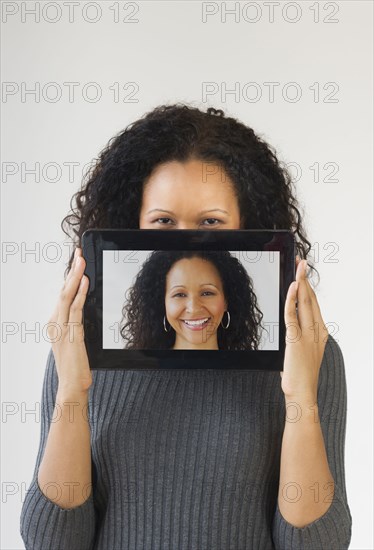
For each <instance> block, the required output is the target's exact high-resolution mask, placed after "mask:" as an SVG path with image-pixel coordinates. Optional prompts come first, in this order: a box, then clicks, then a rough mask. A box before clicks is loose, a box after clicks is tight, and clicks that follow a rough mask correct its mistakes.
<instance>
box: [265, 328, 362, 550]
mask: <svg viewBox="0 0 374 550" xmlns="http://www.w3.org/2000/svg"><path fill="white" fill-rule="evenodd" d="M317 399H318V411H319V417H320V422H321V428H322V433H323V438H324V441H325V447H326V453H327V458H328V462H329V466H330V470H331V473H332V476H333V478H334V488H335V492H334V496H333V498H332V502H331V504H330V507H329V508H328V510H327V511H326V512H325V514H324V515H323V516H321V517H320V518H318V519H316V520H315V521H313V522H312V523H309V524H308V525H306V526H304V527H301V528H298V527H295V526H293V525H291V524H290V523H288V522H287V521H286V520H285V519H284V517H283V516H282V514H281V512H280V510H279V505H278V499H277V504H276V510H275V514H274V519H273V526H272V530H273V541H274V545H275V549H276V550H283V549H285V550H327V549H328V550H338V549H339V550H345V549H348V548H349V543H350V541H351V527H352V517H351V513H350V509H349V506H348V502H347V493H346V487H345V471H344V446H345V431H346V417H347V386H346V379H345V370H344V359H343V355H342V351H341V349H340V346H339V344H338V343H337V342H336V340H335V339H334V338H333V337H332V336H331V335H329V337H328V340H327V342H326V346H325V353H324V356H323V359H322V363H321V368H320V373H319V380H318V398H317Z"/></svg>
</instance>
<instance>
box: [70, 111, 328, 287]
mask: <svg viewBox="0 0 374 550" xmlns="http://www.w3.org/2000/svg"><path fill="white" fill-rule="evenodd" d="M192 159H196V160H200V161H209V162H214V163H216V164H218V165H219V166H221V167H222V168H223V170H224V171H225V172H226V173H227V175H228V176H229V177H230V179H231V180H232V182H233V183H234V185H235V191H236V195H237V198H238V204H239V210H240V219H241V228H242V229H286V230H291V231H293V233H294V235H295V242H296V249H297V250H296V252H297V253H298V254H299V256H300V258H301V259H303V258H307V255H308V253H309V251H310V249H311V244H310V242H309V241H308V240H307V237H306V234H305V231H304V228H303V225H302V220H301V216H300V212H299V210H298V206H299V205H298V201H297V200H296V198H295V196H294V195H295V192H294V190H293V182H292V178H291V175H290V174H289V172H288V170H287V168H286V165H284V164H283V163H281V162H280V161H278V159H277V157H276V153H275V150H274V149H273V148H272V147H271V146H270V145H269V144H268V143H266V141H264V140H263V139H262V138H261V137H259V136H258V135H256V134H255V132H254V131H253V130H252V128H250V127H249V126H246V125H245V124H243V123H242V122H240V121H239V120H237V119H235V118H232V117H226V116H225V115H224V112H223V111H222V109H219V110H216V109H214V108H212V107H211V108H208V109H207V112H204V111H202V110H200V109H198V108H197V107H193V106H189V105H186V104H183V103H176V104H173V105H160V106H158V107H156V108H154V109H153V110H152V111H149V112H148V113H146V114H145V115H144V116H143V117H142V118H140V119H138V120H136V121H135V122H133V123H131V124H129V125H128V126H127V127H126V128H125V129H124V130H123V131H121V132H119V133H118V134H117V135H115V136H114V137H112V138H111V139H110V140H109V142H108V144H107V146H106V147H105V148H104V149H103V150H102V151H101V153H100V155H99V158H98V159H97V160H96V162H94V163H93V165H92V166H91V167H90V168H89V169H88V171H87V172H86V173H85V175H84V178H83V182H82V185H81V189H80V190H79V191H77V192H76V193H75V194H74V195H73V197H72V198H71V201H70V208H71V212H72V214H70V215H68V216H66V217H65V218H64V219H63V220H62V222H61V228H62V230H63V232H64V233H65V234H66V235H68V236H70V231H71V230H72V231H73V233H74V235H75V237H73V240H74V241H75V242H74V244H75V245H76V246H79V247H81V238H82V234H83V233H84V231H86V230H87V229H91V228H97V229H100V228H110V229H139V214H140V209H141V201H142V194H143V186H144V183H145V181H146V179H147V178H148V177H149V176H150V174H151V173H152V171H153V170H154V168H155V167H156V166H157V165H159V164H161V163H165V162H168V161H173V160H174V161H179V162H187V161H189V160H192ZM74 200H75V202H76V206H74V204H73V202H74ZM65 226H67V228H68V230H65ZM72 261H73V253H72V255H71V257H70V260H69V263H68V266H67V268H66V271H65V276H66V275H67V273H68V271H69V270H70V267H71V264H72ZM309 265H310V267H311V269H313V270H314V271H316V272H317V270H316V269H315V268H314V267H313V266H312V265H311V264H309ZM317 273H318V272H317Z"/></svg>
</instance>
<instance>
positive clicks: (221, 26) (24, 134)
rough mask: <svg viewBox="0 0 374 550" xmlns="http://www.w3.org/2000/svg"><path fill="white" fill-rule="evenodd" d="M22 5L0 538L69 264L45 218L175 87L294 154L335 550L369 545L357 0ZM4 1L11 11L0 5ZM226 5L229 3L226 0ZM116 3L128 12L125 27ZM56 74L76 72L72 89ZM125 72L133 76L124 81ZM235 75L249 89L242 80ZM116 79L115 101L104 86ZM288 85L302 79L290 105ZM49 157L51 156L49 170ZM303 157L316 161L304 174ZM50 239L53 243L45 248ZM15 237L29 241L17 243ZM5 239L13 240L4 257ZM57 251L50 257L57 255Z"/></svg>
mask: <svg viewBox="0 0 374 550" xmlns="http://www.w3.org/2000/svg"><path fill="white" fill-rule="evenodd" d="M21 4H24V5H26V6H27V8H28V9H31V8H33V7H35V5H38V7H39V9H40V10H41V9H42V8H41V3H38V2H36V3H35V2H26V3H17V2H2V10H3V13H2V20H3V23H2V46H3V52H2V62H3V68H2V80H3V82H8V83H9V82H10V83H12V82H13V83H15V85H14V88H13V90H14V92H15V93H14V95H7V96H5V97H4V96H3V102H2V104H1V108H2V115H3V125H2V137H3V140H2V162H3V168H4V163H14V165H9V164H7V165H6V166H5V167H6V168H7V169H9V166H13V167H15V168H14V169H15V170H16V174H15V175H13V176H8V177H6V178H4V176H3V181H2V206H1V215H2V216H1V230H2V241H3V254H2V288H1V291H2V311H1V313H2V332H3V336H2V344H3V346H2V357H1V359H2V367H1V388H2V393H1V398H2V402H3V403H2V405H3V412H4V409H5V410H7V411H8V412H9V411H13V414H8V415H5V416H4V415H3V418H2V424H1V427H2V434H1V438H2V440H1V449H2V470H1V478H2V525H3V530H2V539H1V542H0V546H1V548H6V549H9V550H10V549H20V548H23V544H22V540H21V538H20V535H19V514H20V510H21V503H22V500H23V498H24V491H25V489H26V488H27V486H28V484H29V482H30V480H31V476H32V472H33V469H34V463H35V459H36V453H37V449H38V445H39V430H40V425H39V417H38V413H37V412H36V414H33V413H31V414H25V410H26V409H27V410H33V409H36V410H37V406H38V403H39V401H40V397H41V388H42V380H43V376H44V370H45V363H46V358H47V354H48V351H49V348H50V344H49V342H48V341H47V340H46V338H45V337H44V338H43V334H44V335H45V332H44V333H43V332H42V328H43V326H44V325H45V323H46V322H47V320H48V318H49V316H50V314H51V312H52V310H53V309H54V306H55V303H56V301H57V297H58V293H59V290H60V288H61V286H62V284H63V271H64V269H65V267H66V262H67V260H68V248H67V247H66V246H65V245H64V244H63V243H64V242H65V244H66V243H67V244H68V242H67V240H65V239H66V238H65V235H64V234H63V233H62V231H61V229H60V222H61V220H62V218H63V217H64V216H65V215H66V214H67V213H68V212H69V201H70V198H71V196H72V195H73V193H74V192H75V191H76V190H77V189H78V188H79V185H80V182H81V172H82V168H83V166H84V165H85V164H86V163H89V162H91V161H92V160H93V159H95V158H96V157H97V155H98V153H99V151H100V150H101V149H102V148H103V147H104V146H105V145H106V143H107V141H108V140H109V139H110V138H111V137H112V136H113V135H114V134H115V133H117V132H118V131H120V130H122V129H124V128H125V127H126V126H127V124H129V123H130V122H133V121H134V120H136V119H137V118H139V117H140V116H142V115H143V114H145V112H147V111H149V110H151V109H153V108H154V107H155V106H157V105H159V104H161V103H168V104H169V103H174V102H176V101H182V102H183V101H186V102H189V103H190V104H192V105H194V106H199V107H201V108H203V109H204V110H205V109H206V108H207V107H209V106H213V107H216V108H223V109H224V111H225V113H226V114H227V115H229V116H234V117H237V118H238V119H240V120H241V121H243V122H244V123H246V124H247V125H249V126H251V127H252V128H253V129H254V130H255V131H256V132H257V133H258V134H260V135H261V136H262V137H263V138H264V139H266V140H267V141H268V142H269V143H270V144H271V145H273V146H274V147H275V148H276V151H277V153H278V156H279V158H280V159H281V160H283V161H284V162H290V163H295V164H293V168H292V171H293V173H294V175H295V178H296V179H298V181H297V184H296V185H297V196H298V198H299V200H300V204H301V207H302V209H303V210H302V214H303V218H304V223H305V226H306V230H307V235H308V238H309V240H310V241H311V243H312V244H313V250H314V252H315V261H316V263H315V265H316V267H317V269H318V271H319V273H320V276H321V283H320V285H319V286H318V288H317V297H318V300H319V304H320V307H321V311H322V315H323V318H324V321H325V322H329V323H335V324H336V327H337V330H336V331H335V333H334V337H335V339H337V340H338V342H339V345H340V347H341V349H342V352H343V356H344V360H345V369H346V378H347V385H348V421H347V434H346V451H345V466H346V483H347V492H348V501H349V506H350V510H351V513H352V516H353V536H352V542H351V546H350V548H351V549H355V550H358V549H360V550H362V549H367V550H369V549H372V548H373V547H374V543H373V536H372V531H371V525H372V517H373V515H372V514H373V506H372V500H373V499H372V497H373V495H372V487H373V479H372V472H373V447H372V443H373V439H372V434H373V408H372V402H373V376H372V372H373V353H372V342H373V322H372V303H373V302H372V300H373V293H372V269H373V265H372V250H373V232H372V229H373V226H372V219H373V211H372V203H373V193H372V181H373V173H372V150H373V139H372V138H373V110H372V93H373V70H372V67H373V56H372V51H373V43H372V42H373V40H372V37H373V27H372V21H373V4H372V2H370V1H355V2H353V1H340V2H330V3H326V2H323V1H320V2H318V3H317V2H308V1H300V2H296V3H292V5H291V6H288V7H287V5H286V4H287V3H284V2H280V3H279V5H278V6H277V7H275V8H274V18H273V20H272V21H271V20H270V12H269V10H270V8H269V6H266V3H263V2H257V6H259V9H257V19H258V20H257V22H249V20H252V21H254V20H255V19H256V10H255V6H254V7H253V3H252V8H251V9H248V11H246V12H245V11H243V10H242V9H241V8H243V6H245V5H246V4H247V3H246V2H241V3H237V4H236V5H237V18H236V20H235V16H234V15H227V17H226V18H225V17H221V15H222V12H223V7H224V4H221V3H220V2H218V3H212V6H213V8H215V9H216V10H218V13H217V14H216V15H212V16H209V17H208V18H207V20H206V22H203V21H202V3H201V2H196V1H188V2H187V1H186V2H184V1H183V2H176V1H173V2H158V1H154V2H138V3H137V4H136V6H137V7H138V11H137V13H134V14H133V15H131V9H127V11H124V10H123V9H122V8H123V4H122V3H116V2H111V1H108V2H100V3H99V7H100V8H101V15H100V16H99V19H98V20H97V22H92V21H93V20H94V19H95V17H96V15H97V12H95V10H94V9H93V7H92V6H91V8H90V7H89V6H87V3H86V2H80V5H79V7H78V8H75V15H74V21H73V22H69V12H68V9H67V7H66V6H64V3H62V2H60V3H59V5H60V6H61V7H62V8H63V9H62V13H61V18H60V20H59V21H56V22H55V23H52V22H51V21H52V20H53V18H55V17H56V15H57V16H58V14H56V8H55V9H54V10H53V6H52V7H51V8H50V10H48V11H46V12H45V13H44V14H42V15H41V18H40V22H35V16H32V15H31V16H26V15H25V14H24V13H23V14H22V13H21V11H22V10H21V7H22V6H21ZM44 4H48V2H45V3H44ZM288 4H290V3H288ZM9 5H14V6H15V7H16V8H19V11H18V12H17V13H15V14H14V15H10V16H9V17H6V14H5V12H4V10H5V9H8V8H9ZM116 5H117V6H118V7H119V13H120V21H119V22H115V16H116V13H115V11H114V10H115V9H116ZM113 6H114V7H113ZM136 6H135V8H136ZM313 6H314V7H313ZM316 6H318V8H319V13H317V12H316ZM234 7H235V3H233V2H228V3H226V8H234ZM221 8H222V10H221ZM10 9H11V8H10ZM133 11H134V10H133ZM334 12H335V13H334ZM125 16H127V17H128V18H131V19H135V20H136V19H137V20H138V22H135V23H129V22H128V23H124V22H123V17H125ZM292 21H294V22H292ZM334 21H335V22H334ZM22 82H23V83H25V84H24V85H23V86H24V87H26V88H28V89H30V88H33V87H35V83H37V82H39V83H40V87H41V90H44V89H45V96H46V98H47V99H46V98H45V97H44V96H43V93H42V91H41V93H40V97H39V101H36V99H35V96H32V95H26V96H25V97H24V98H22V96H21V93H20V92H17V86H18V87H19V89H21V87H22ZM49 82H55V83H57V85H58V86H59V87H60V89H61V90H62V97H61V99H60V100H59V101H57V102H55V103H53V102H51V101H50V99H51V98H53V89H52V88H48V87H47V88H44V87H45V86H46V84H47V83H49ZM64 82H76V83H78V85H77V86H76V87H75V88H74V91H75V94H74V97H73V98H72V99H73V101H72V102H70V101H69V96H68V87H67V86H64V85H63V83H64ZM90 82H95V83H97V85H98V86H99V87H100V89H101V91H102V97H101V99H100V100H99V101H97V102H90V101H89V99H90V98H93V92H94V91H95V90H93V89H92V88H87V87H85V86H86V85H87V83H90ZM129 82H135V83H136V84H132V85H130V86H128V87H127V88H126V92H125V91H124V90H123V86H124V85H126V83H129ZM204 82H209V83H214V84H210V89H212V90H215V92H214V93H213V94H212V95H210V96H208V97H207V98H205V97H203V95H202V90H203V88H204V84H203V83H204ZM269 82H273V83H274V82H275V83H279V85H276V86H275V87H274V98H271V97H269V89H270V86H269V84H265V83H269ZM115 83H118V84H115ZM235 83H237V84H235ZM248 83H256V84H257V86H251V87H248V86H247V87H246V84H248ZM289 83H296V87H295V84H294V85H291V86H290V84H289ZM328 83H333V84H328ZM116 86H118V87H119V89H120V101H115V98H114V96H113V93H114V92H113V89H115V87H116ZM235 86H236V87H237V91H238V92H239V93H238V94H237V95H236V96H235V94H225V93H224V90H225V87H226V89H227V90H233V89H234V88H235ZM292 86H294V87H292ZM311 87H312V89H311ZM110 88H112V90H111V89H110ZM96 89H97V86H96ZM256 89H257V92H258V91H259V92H258V93H259V95H258V100H257V101H255V92H256ZM296 89H298V90H299V91H300V90H301V92H302V93H301V97H300V99H299V100H298V101H295V102H294V101H292V99H293V98H294V97H295V90H296ZM313 90H314V92H313ZM317 90H318V91H319V97H317V96H316V95H315V92H316V91H317ZM246 91H247V95H245V92H246ZM84 92H85V93H86V96H84V95H83V93H84ZM282 92H283V93H282ZM48 94H50V95H48ZM287 94H288V95H287ZM125 96H126V98H127V102H123V99H124V98H125ZM130 98H132V102H129V99H130ZM329 98H330V102H328V100H329ZM22 99H23V101H22ZM251 99H252V100H251ZM331 99H333V100H335V102H331ZM37 162H39V163H40V172H42V173H41V174H40V180H39V181H36V178H35V175H33V174H30V173H28V174H22V171H24V170H22V168H27V169H30V168H32V167H33V166H34V165H35V163H37ZM72 162H75V163H78V166H77V167H75V173H74V177H70V174H69V171H68V168H67V165H66V163H72ZM22 163H24V164H23V165H22ZM49 163H57V164H58V165H59V166H60V170H61V174H60V176H61V177H60V178H59V179H58V177H57V181H55V182H53V181H51V180H52V179H53V178H54V177H55V175H56V171H55V170H53V166H52V165H51V164H49ZM63 163H65V165H64V164H63ZM326 163H334V165H327V166H326ZM336 165H337V167H338V172H337V174H336V175H335V176H332V178H333V179H334V178H335V179H336V180H338V181H336V182H331V181H328V179H327V177H328V175H329V174H330V173H331V169H330V166H332V167H334V166H336ZM311 166H314V169H311V168H310V167H311ZM316 167H319V172H320V173H319V177H316V178H314V175H315V168H316ZM43 169H44V170H43ZM313 170H314V171H313ZM57 176H58V173H57ZM324 179H325V181H324ZM53 242H54V243H56V245H55V249H53V246H50V245H48V243H53ZM330 243H332V244H330ZM4 247H5V248H4ZM36 247H40V253H39V252H38V249H37V248H36ZM26 248H27V249H28V250H32V249H36V250H37V252H36V253H35V254H32V253H30V254H27V255H26V254H25V249H26ZM4 249H5V251H11V250H13V252H14V254H13V255H7V254H4ZM56 251H57V252H59V251H60V252H61V258H60V259H57V261H54V260H53V254H54V252H56ZM331 253H332V254H331ZM35 323H40V330H39V331H38V330H37V334H39V341H38V342H37V341H36V340H37V337H36V336H35V334H34V335H33V334H25V330H26V329H32V327H34V326H35ZM12 328H13V330H14V334H13V335H9V336H7V337H6V334H5V335H4V332H6V331H9V330H11V329H12ZM9 491H10V492H11V493H13V494H8V493H9ZM7 492H8V493H7Z"/></svg>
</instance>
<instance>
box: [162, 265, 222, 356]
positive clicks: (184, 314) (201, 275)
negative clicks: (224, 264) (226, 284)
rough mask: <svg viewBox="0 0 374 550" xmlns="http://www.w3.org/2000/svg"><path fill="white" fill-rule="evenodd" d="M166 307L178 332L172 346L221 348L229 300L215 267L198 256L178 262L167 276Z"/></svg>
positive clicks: (177, 347) (168, 320)
mask: <svg viewBox="0 0 374 550" xmlns="http://www.w3.org/2000/svg"><path fill="white" fill-rule="evenodd" d="M165 310H166V320H167V322H168V323H169V324H170V325H171V327H172V328H173V329H174V331H175V344H174V346H173V349H189V348H191V349H204V348H206V349H218V343H217V327H218V325H219V324H220V322H221V320H222V317H223V314H224V312H225V310H226V302H225V296H224V293H223V287H222V281H221V278H220V276H219V273H218V271H217V269H216V268H215V266H214V265H213V264H212V263H211V262H209V261H205V260H204V259H203V258H199V257H195V258H183V259H181V260H179V261H177V262H176V263H175V264H174V265H173V266H172V268H171V269H170V271H169V273H168V274H167V277H166V295H165Z"/></svg>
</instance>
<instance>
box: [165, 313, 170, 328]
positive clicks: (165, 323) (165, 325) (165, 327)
mask: <svg viewBox="0 0 374 550" xmlns="http://www.w3.org/2000/svg"><path fill="white" fill-rule="evenodd" d="M170 329H171V325H170V328H169V330H168V329H167V328H166V318H165V315H164V330H165V332H170Z"/></svg>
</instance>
